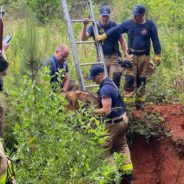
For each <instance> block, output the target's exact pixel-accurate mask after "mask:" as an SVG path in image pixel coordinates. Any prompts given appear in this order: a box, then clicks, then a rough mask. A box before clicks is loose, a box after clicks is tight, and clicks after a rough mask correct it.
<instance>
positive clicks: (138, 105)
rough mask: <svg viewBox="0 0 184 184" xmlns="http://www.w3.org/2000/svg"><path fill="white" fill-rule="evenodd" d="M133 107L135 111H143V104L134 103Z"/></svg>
mask: <svg viewBox="0 0 184 184" xmlns="http://www.w3.org/2000/svg"><path fill="white" fill-rule="evenodd" d="M135 107H136V109H137V110H142V111H143V110H144V102H136V104H135Z"/></svg>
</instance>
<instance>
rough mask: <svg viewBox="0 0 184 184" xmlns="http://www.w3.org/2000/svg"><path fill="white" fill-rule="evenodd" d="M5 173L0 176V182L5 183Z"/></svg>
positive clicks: (0, 183)
mask: <svg viewBox="0 0 184 184" xmlns="http://www.w3.org/2000/svg"><path fill="white" fill-rule="evenodd" d="M6 175H7V173H5V174H4V175H2V176H0V184H6Z"/></svg>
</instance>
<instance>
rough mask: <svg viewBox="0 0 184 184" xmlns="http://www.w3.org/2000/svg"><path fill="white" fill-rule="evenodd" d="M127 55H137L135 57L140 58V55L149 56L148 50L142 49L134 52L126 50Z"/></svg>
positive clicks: (133, 50)
mask: <svg viewBox="0 0 184 184" xmlns="http://www.w3.org/2000/svg"><path fill="white" fill-rule="evenodd" d="M128 54H134V55H137V56H140V55H144V54H146V55H149V54H150V50H147V49H143V50H135V49H130V48H129V49H128Z"/></svg>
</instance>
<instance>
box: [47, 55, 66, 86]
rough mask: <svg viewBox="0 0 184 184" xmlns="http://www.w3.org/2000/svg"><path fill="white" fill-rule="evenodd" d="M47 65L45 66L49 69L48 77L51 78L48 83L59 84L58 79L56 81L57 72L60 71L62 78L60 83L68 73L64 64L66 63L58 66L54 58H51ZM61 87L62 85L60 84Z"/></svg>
mask: <svg viewBox="0 0 184 184" xmlns="http://www.w3.org/2000/svg"><path fill="white" fill-rule="evenodd" d="M48 62H49V63H47V65H49V68H50V76H51V80H50V82H51V83H52V82H57V83H59V79H58V72H59V71H60V70H61V73H62V76H61V81H62V80H63V79H64V77H65V75H66V73H68V71H69V70H68V65H67V63H66V61H65V62H64V63H63V64H59V63H58V61H57V59H56V58H55V56H51V57H50V58H49V60H48ZM60 85H61V87H62V85H63V84H60Z"/></svg>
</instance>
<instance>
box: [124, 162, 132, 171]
mask: <svg viewBox="0 0 184 184" xmlns="http://www.w3.org/2000/svg"><path fill="white" fill-rule="evenodd" d="M121 169H122V171H125V172H126V171H132V170H133V164H127V165H123V166H122V167H121Z"/></svg>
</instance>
